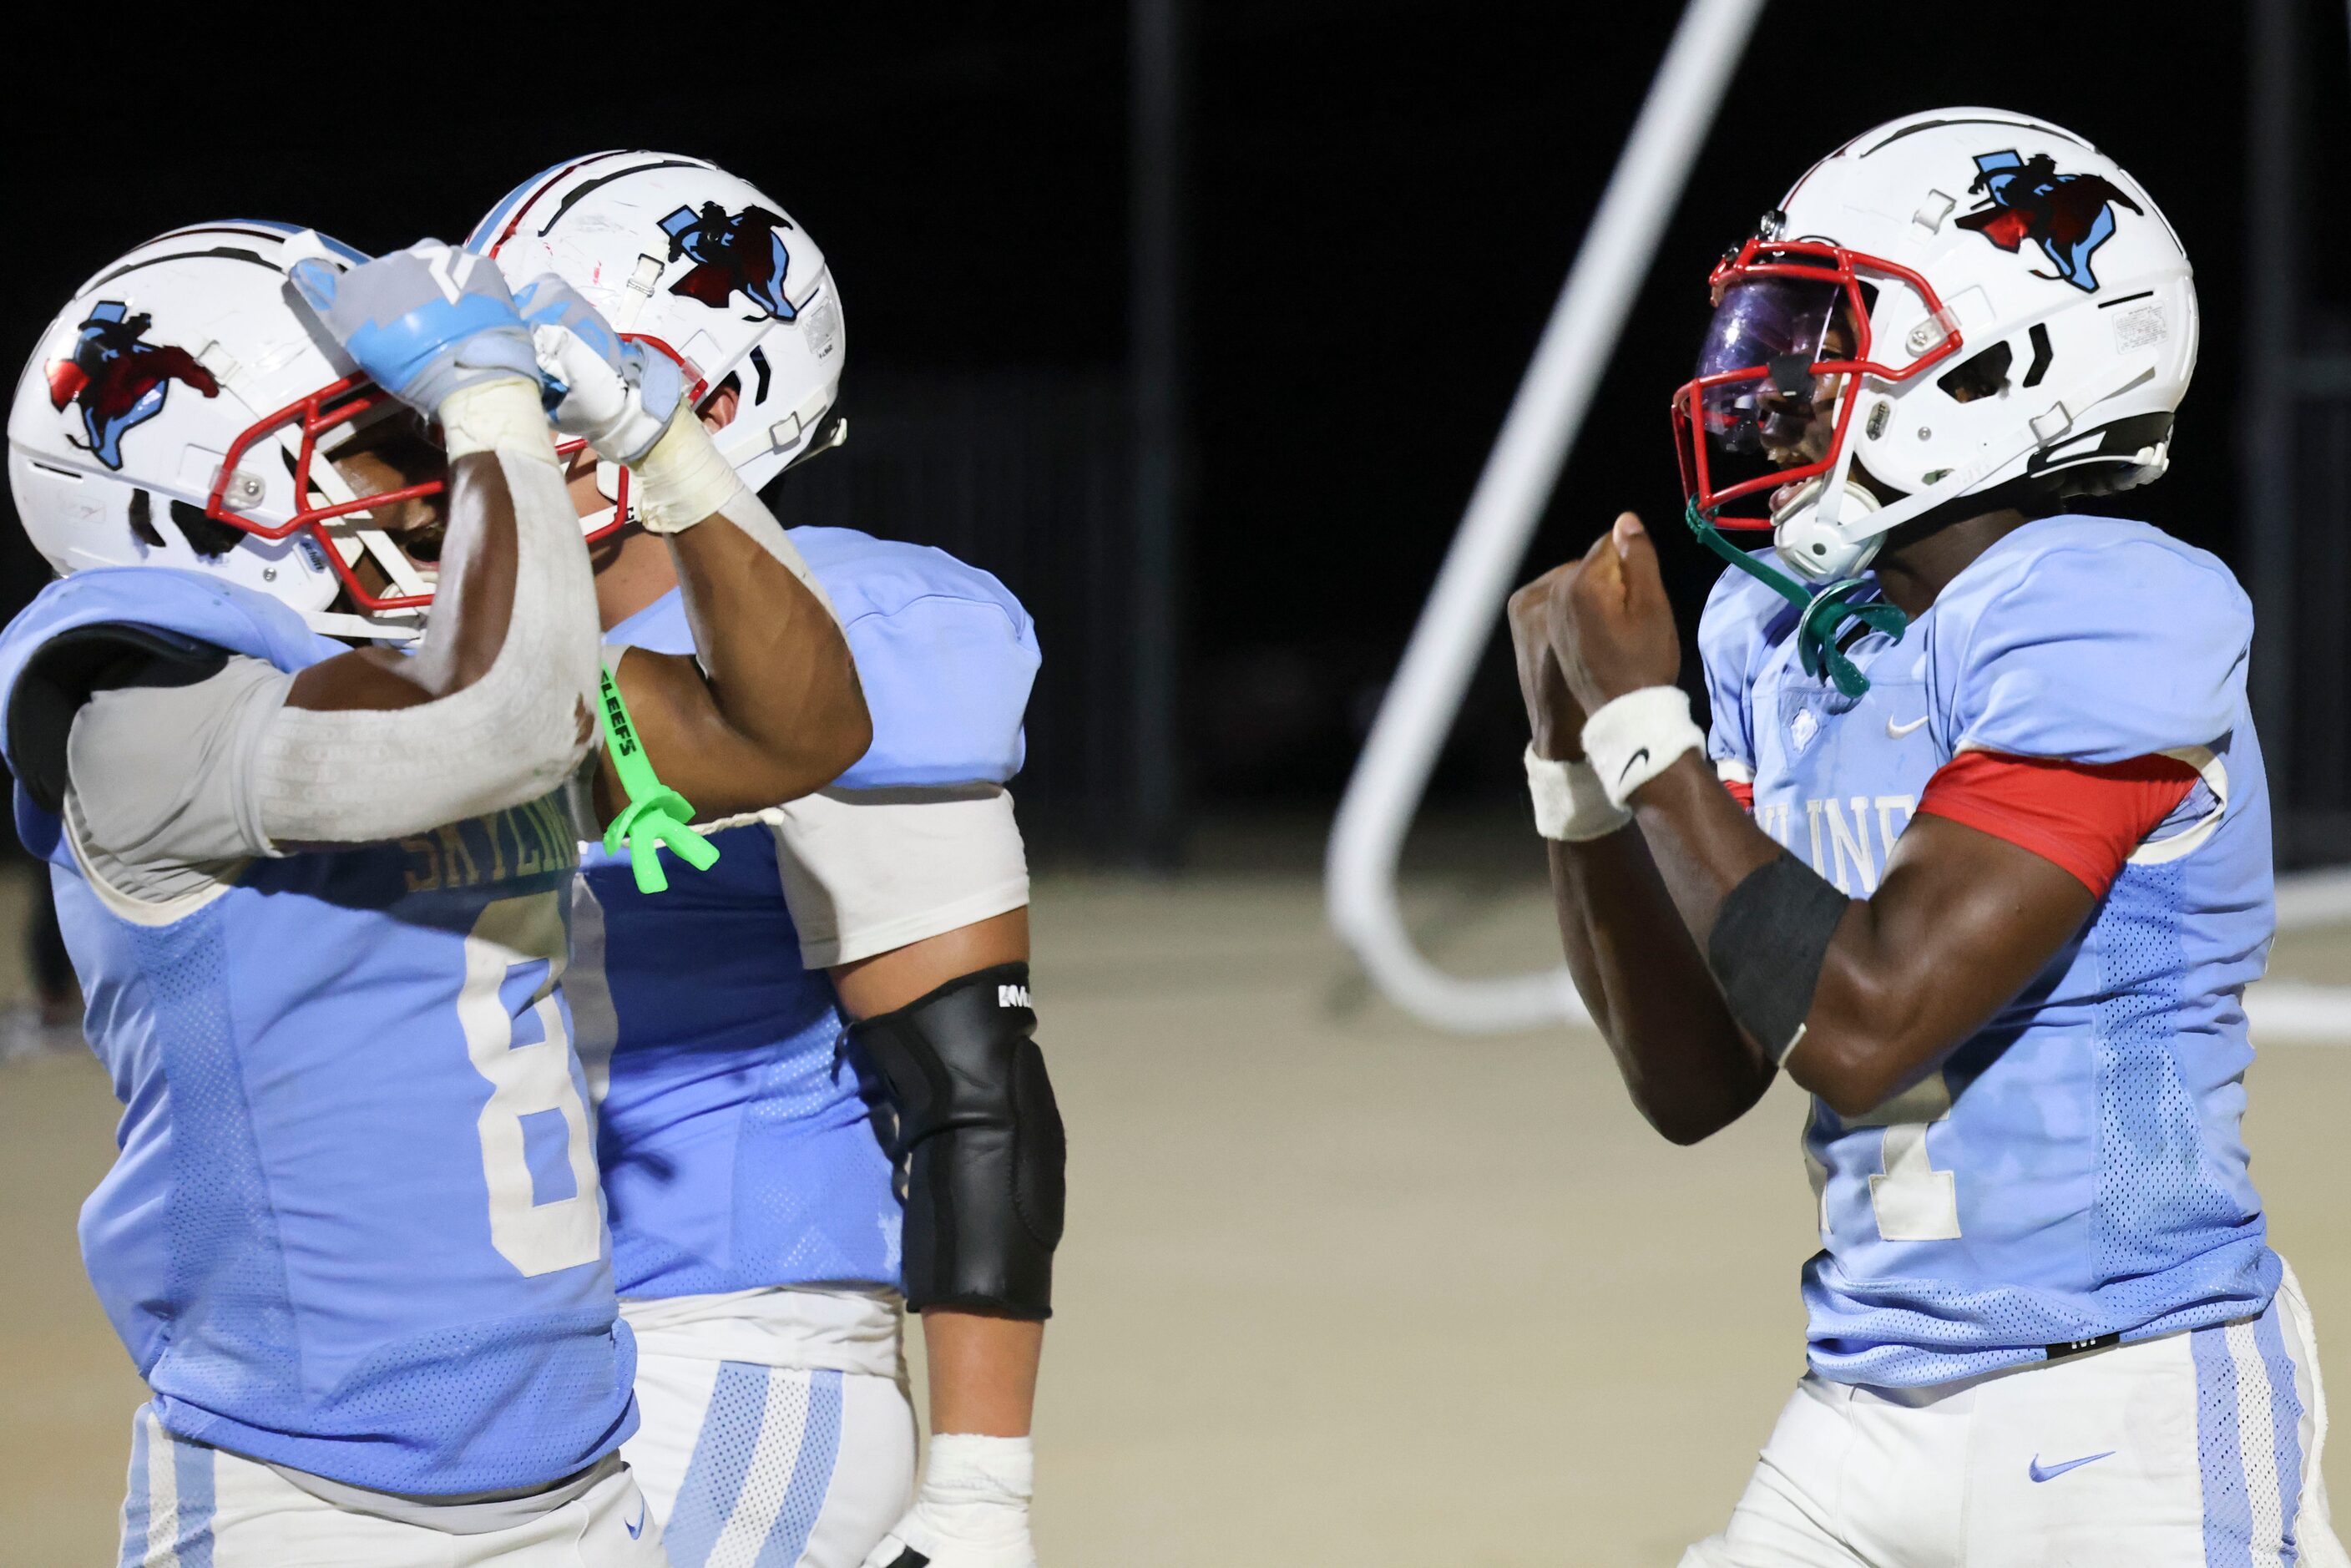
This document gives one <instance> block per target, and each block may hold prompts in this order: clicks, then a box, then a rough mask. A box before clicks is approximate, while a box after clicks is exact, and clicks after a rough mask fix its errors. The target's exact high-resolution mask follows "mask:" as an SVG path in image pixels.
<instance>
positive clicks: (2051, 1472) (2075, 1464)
mask: <svg viewBox="0 0 2351 1568" xmlns="http://www.w3.org/2000/svg"><path fill="white" fill-rule="evenodd" d="M2114 1457H2115V1451H2114V1450H2113V1449H2112V1448H2108V1449H2107V1450H2106V1451H2105V1453H2103V1454H2092V1455H2091V1456H2090V1457H2089V1458H2086V1459H2068V1460H2066V1461H2065V1462H2064V1464H2062V1465H2052V1466H2050V1467H2049V1468H2048V1469H2045V1470H2044V1469H2042V1468H2041V1456H2040V1455H2038V1454H2035V1455H2033V1456H2032V1464H2031V1465H2030V1466H2028V1467H2027V1469H2026V1473H2028V1474H2029V1475H2031V1476H2032V1479H2034V1480H2036V1481H2053V1480H2055V1479H2057V1478H2058V1477H2059V1476H2062V1475H2064V1473H2065V1472H2066V1471H2067V1470H2078V1469H2081V1468H2082V1467H2083V1466H2084V1465H2095V1464H2096V1463H2097V1462H2098V1461H2099V1460H2100V1459H2111V1458H2114Z"/></svg>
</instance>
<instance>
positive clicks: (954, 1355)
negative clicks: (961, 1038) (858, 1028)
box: [832, 909, 1045, 1437]
mask: <svg viewBox="0 0 2351 1568" xmlns="http://www.w3.org/2000/svg"><path fill="white" fill-rule="evenodd" d="M1028 956H1029V912H1028V910H1026V909H1014V910H1008V911H1007V912H1006V913H1004V914H1002V915H996V916H994V917H992V918H990V919H987V920H982V921H979V922H977V923H976V924H974V925H965V926H960V927H958V928H957V929H956V930H953V931H949V932H946V933H943V934H942V935H940V936H933V937H929V938H927V939H925V940H924V941H920V942H912V943H909V944H907V945H906V946H904V947H898V948H893V950H891V951H890V952H887V953H880V954H876V955H875V956H872V957H871V958H861V959H859V960H858V961H856V962H855V963H852V964H843V965H841V967H838V968H836V969H834V970H833V971H832V977H833V984H834V986H835V987H836V988H838V989H839V991H840V993H841V1006H842V1008H843V1009H846V1010H847V1011H848V1013H849V1016H850V1017H851V1018H852V1019H867V1018H872V1017H874V1016H876V1015H878V1014H881V1013H886V1012H893V1011H895V1010H896V1009H899V1008H902V1007H904V1006H906V1005H907V1004H908V1003H910V1002H913V1001H914V1000H916V999H918V998H922V997H925V996H927V995H929V994H930V993H931V992H932V991H934V990H936V989H937V988H939V987H941V986H943V985H945V984H946V982H948V981H949V980H952V979H954V978H956V977H957V976H959V975H968V974H970V973H972V972H973V971H975V970H977V969H985V968H989V967H993V966H995V965H998V964H1010V963H1019V962H1025V961H1026V960H1027V959H1028ZM1044 1346H1045V1325H1044V1324H1043V1323H1041V1322H1027V1321H1025V1320H1022V1319H1018V1318H1005V1317H994V1316H990V1315H987V1314H986V1313H981V1312H960V1311H956V1310H955V1309H952V1308H946V1307H934V1308H932V1309H930V1310H929V1311H927V1312H925V1313H924V1314H923V1348H924V1354H925V1357H926V1359H927V1361H928V1364H929V1369H930V1395H931V1412H930V1414H931V1430H932V1431H934V1432H967V1433H977V1434H978V1435H981V1436H984V1437H1027V1436H1028V1435H1029V1420H1030V1417H1031V1415H1032V1414H1033V1412H1034V1409H1035V1406H1036V1399H1037V1373H1038V1367H1039V1365H1040V1362H1041V1360H1042V1358H1043V1355H1044Z"/></svg>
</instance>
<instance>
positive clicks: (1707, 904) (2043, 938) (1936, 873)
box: [1552, 517, 2095, 1115]
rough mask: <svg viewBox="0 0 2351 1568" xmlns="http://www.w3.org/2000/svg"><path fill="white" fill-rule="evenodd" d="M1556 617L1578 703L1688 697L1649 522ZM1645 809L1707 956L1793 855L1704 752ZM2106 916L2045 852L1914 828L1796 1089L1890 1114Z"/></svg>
mask: <svg viewBox="0 0 2351 1568" xmlns="http://www.w3.org/2000/svg"><path fill="white" fill-rule="evenodd" d="M1628 525H1629V526H1628ZM1552 611H1553V615H1552V630H1553V633H1554V639H1555V641H1554V647H1555V649H1556V651H1557V653H1558V654H1559V659H1560V665H1561V668H1562V672H1563V673H1564V674H1565V677H1566V680H1567V682H1568V684H1569V687H1570V689H1571V690H1572V691H1573V692H1574V693H1575V695H1576V698H1577V700H1578V702H1579V703H1581V704H1583V705H1587V706H1589V707H1590V708H1591V709H1593V710H1596V709H1597V708H1598V707H1599V706H1601V705H1602V704H1604V703H1606V702H1608V701H1611V700H1613V699H1614V698H1615V697H1617V696H1620V695H1625V693H1628V692H1632V691H1635V690H1639V689H1641V688H1644V687H1648V686H1656V685H1670V684H1672V682H1673V680H1674V678H1675V675H1676V674H1677V671H1678V667H1679V664H1680V657H1681V645H1680V641H1679V639H1678V637H1677V635H1676V634H1675V632H1674V629H1673V615H1672V611H1671V609H1670V607H1669V606H1668V605H1667V601H1666V597H1665V587H1664V584H1663V582H1662V581H1661V580H1660V579H1659V577H1658V575H1657V567H1656V553H1655V548H1654V546H1653V545H1652V543H1651V541H1650V539H1649V538H1648V536H1647V535H1646V533H1645V532H1643V531H1642V530H1641V529H1640V527H1639V525H1638V523H1637V522H1636V521H1634V520H1632V519H1630V518H1629V517H1628V518H1624V519H1620V520H1619V523H1618V527H1617V528H1616V530H1615V532H1614V534H1613V535H1611V536H1609V537H1607V538H1603V539H1602V540H1601V541H1600V543H1599V544H1597V545H1595V546H1594V547H1593V551H1592V553H1591V554H1590V555H1589V556H1587V557H1586V558H1585V559H1584V561H1583V563H1582V565H1581V567H1580V569H1579V570H1576V571H1574V572H1573V574H1572V575H1571V576H1570V577H1569V578H1568V579H1566V580H1564V581H1563V582H1562V583H1561V584H1560V585H1559V587H1558V590H1557V591H1556V592H1555V594H1554V596H1553V603H1552ZM1633 804H1634V806H1635V810H1636V813H1637V820H1638V825H1639V828H1640V832H1641V837H1642V839H1643V841H1645V842H1646V846H1647V849H1648V852H1649V855H1650V856H1651V857H1652V860H1653V862H1654V864H1655V867H1656V872H1657V873H1658V875H1659V877H1660V879H1661V881H1662V883H1663V884H1664V887H1665V890H1666V892H1667V894H1669V895H1670V897H1671V899H1672V902H1673V906H1674V908H1675V910H1676V911H1677V915H1678V921H1679V924H1680V925H1681V927H1682V929H1683V930H1684V932H1685V933H1686V934H1687V940H1688V941H1689V944H1690V946H1691V949H1692V950H1693V951H1694V952H1695V951H1698V950H1701V949H1702V948H1703V946H1704V944H1705V943H1706V942H1707V940H1708V938H1709V936H1711V935H1712V933H1713V930H1714V925H1715V921H1716V918H1717V916H1718V915H1719V914H1720V912H1721V909H1722V905H1723V902H1724V900H1725V899H1726V898H1727V897H1729V894H1730V893H1731V891H1732V890H1733V889H1734V888H1736V887H1737V886H1738V885H1739V884H1740V883H1741V882H1743V881H1744V880H1746V878H1747V877H1748V876H1749V875H1750V874H1751V873H1754V872H1755V871H1757V870H1759V869H1760V868H1761V867H1762V866H1764V865H1766V864H1768V863H1769V862H1772V861H1775V860H1777V859H1778V858H1779V857H1780V856H1781V855H1782V853H1783V851H1782V849H1781V847H1780V846H1779V845H1778V844H1776V843H1774V842H1773V841H1771V838H1770V837H1769V836H1768V835H1766V834H1765V833H1764V832H1763V831H1761V829H1759V828H1758V827H1756V826H1755V824H1754V822H1753V821H1751V820H1750V818H1749V817H1748V815H1747V813H1746V812H1745V811H1744V810H1740V807H1739V805H1738V804H1737V803H1736V802H1735V801H1733V800H1730V799H1729V797H1728V795H1727V794H1726V793H1725V791H1724V790H1723V789H1722V788H1721V786H1720V784H1719V783H1718V782H1717V781H1716V779H1714V778H1713V776H1712V774H1711V773H1710V772H1709V771H1708V768H1707V767H1706V765H1705V763H1704V761H1703V760H1702V759H1701V758H1699V757H1698V756H1697V755H1696V754H1695V753H1690V754H1685V755H1684V756H1683V757H1682V758H1680V759H1679V760H1678V761H1677V762H1676V763H1675V764H1674V765H1673V766H1672V767H1671V768H1667V769H1666V770H1665V771H1664V772H1663V773H1660V774H1659V775H1657V776H1656V778H1655V779H1651V780H1650V781H1649V782H1648V783H1646V784H1645V785H1643V786H1642V787H1641V788H1640V789H1638V790H1637V791H1635V795H1634V797H1633ZM2094 905H2095V900H2094V899H2093V898H2092V896H2091V894H2090V891H2089V889H2088V888H2087V887H2085V886H2084V885H2083V883H2081V882H2079V881H2078V880H2076V879H2075V878H2074V876H2073V875H2072V874H2071V873H2068V872H2066V871H2064V870H2063V869H2062V868H2060V867H2059V866H2057V865H2056V864H2054V863H2053V862H2050V861H2047V860H2044V859H2043V858H2042V857H2041V856H2039V855H2037V854H2034V853H2033V852H2031V851H2029V850H2025V849H2022V848H2019V847H2018V846H2016V845H2013V844H2011V843H2008V842H2007V841H2004V840H2001V839H1997V838H1994V837H1992V836H1991V835H1990V834H1988V833H1983V832H1980V831H1977V830H1975V829H1973V828H1968V827H1964V826H1961V825H1959V823H1956V822H1951V821H1946V820H1943V819H1940V818H1937V817H1933V816H1921V817H1919V818H1917V819H1916V820H1914V821H1912V823H1911V825H1910V826H1909V827H1908V828H1907V830H1906V831H1904V833H1903V835H1902V837H1901V839H1900V840H1899V841H1897V842H1896V845H1895V848H1894V852H1893V854H1892V855H1891V856H1890V857H1889V858H1888V861H1887V865H1886V876H1885V879H1884V880H1883V881H1882V882H1881V883H1879V885H1878V889H1877V892H1876V894H1875V895H1873V896H1872V897H1870V898H1868V899H1857V900H1853V901H1850V902H1849V903H1848V904H1847V906H1846V908H1845V911H1844V916H1843V919H1842V920H1841V922H1840V923H1839V924H1838V925H1837V927H1836V929H1835V932H1834V936H1833V937H1832V939H1831V941H1830V943H1829V946H1828V950H1827V954H1826V956H1825V958H1824V960H1823V965H1822V968H1821V973H1820V978H1819V981H1818V984H1817V985H1816V987H1815V988H1814V989H1813V997H1812V1003H1811V1007H1810V1009H1809V1010H1808V1011H1807V1012H1806V1013H1805V1016H1804V1028H1803V1033H1802V1037H1801V1038H1800V1040H1799V1041H1798V1043H1797V1045H1796V1046H1795V1049H1794V1051H1792V1054H1791V1055H1790V1056H1789V1058H1788V1061H1787V1063H1786V1065H1787V1068H1788V1071H1789V1073H1790V1075H1791V1076H1792V1077H1793V1078H1794V1079H1795V1080H1796V1082H1799V1083H1801V1084H1802V1085H1803V1086H1804V1087H1805V1088H1806V1089H1809V1090H1811V1091H1812V1092H1813V1093H1815V1094H1818V1095H1819V1096H1820V1097H1821V1098H1822V1099H1823V1100H1825V1101H1826V1102H1828V1103H1829V1106H1830V1107H1831V1109H1833V1110H1834V1111H1836V1112H1837V1113H1839V1114H1841V1115H1857V1114H1860V1113H1865V1112H1866V1111H1868V1110H1870V1109H1872V1108H1874V1107H1876V1105H1878V1104H1880V1103H1883V1102H1884V1101H1885V1100H1886V1099H1887V1098H1888V1097H1890V1096H1891V1095H1893V1094H1895V1093H1896V1092H1898V1091H1900V1090H1901V1089H1903V1088H1904V1087H1906V1086H1907V1084H1909V1083H1910V1082H1915V1081H1916V1080H1917V1078H1918V1077H1919V1076H1920V1075H1921V1074H1923V1073H1924V1072H1926V1071H1928V1069H1929V1068H1930V1067H1932V1066H1933V1065H1934V1063H1935V1062H1937V1061H1939V1060H1940V1059H1941V1058H1942V1057H1943V1056H1945V1055H1947V1054H1948V1053H1949V1051H1952V1050H1954V1049H1956V1048H1957V1047H1958V1046H1959V1044H1961V1043H1962V1042H1963V1041H1965V1040H1967V1039H1968V1038H1969V1037H1970V1035H1972V1034H1974V1033H1975V1032H1976V1031H1977V1030H1980V1029H1981V1028H1982V1027H1983V1026H1984V1024H1985V1023H1986V1022H1988V1021H1989V1020H1990V1019H1991V1018H1992V1016H1993V1015H1994V1014H1995V1013H1997V1012H1998V1011H1999V1010H2000V1009H2001V1008H2002V1007H2004V1006H2006V1005H2007V1004H2008V1003H2009V1002H2010V1001H2011V999H2013V998H2015V996H2016V995H2017V993H2018V992H2019V991H2020V990H2022V988H2024V986H2025V985H2026V984H2027V983H2029V982H2030V981H2031V980H2032V977H2033V976H2034V975H2036V974H2038V973H2039V972H2040V971H2041V969H2042V968H2043V967H2045V966H2046V965H2047V964H2048V963H2049V961H2050V960H2051V959H2052V958H2053V957H2054V956H2056V955H2057V953H2058V952H2059V951H2060V950H2061V949H2062V948H2063V947H2064V945H2065V943H2066V942H2068V941H2069V940H2071V939H2072V938H2073V936H2074V935H2075V934H2076V933H2077V932H2078V931H2079V930H2080V929H2081V927H2082V924H2083V922H2084V921H2085V920H2086V919H2087V918H2088V917H2089V915H2090V913H2091V910H2092V908H2093V907H2094ZM1718 994H1719V993H1718ZM1750 1045H1751V1042H1750Z"/></svg>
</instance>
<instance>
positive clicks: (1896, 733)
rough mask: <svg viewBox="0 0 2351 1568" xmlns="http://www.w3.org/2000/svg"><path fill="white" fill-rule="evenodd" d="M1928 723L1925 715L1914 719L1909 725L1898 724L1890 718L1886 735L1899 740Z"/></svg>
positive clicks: (1887, 721)
mask: <svg viewBox="0 0 2351 1568" xmlns="http://www.w3.org/2000/svg"><path fill="white" fill-rule="evenodd" d="M1926 722H1927V716H1926V715H1925V714H1923V713H1922V714H1920V715H1919V716H1917V718H1914V719H1912V720H1911V721H1910V722H1909V723H1908V724H1896V723H1895V722H1894V721H1893V720H1892V719H1890V718H1889V719H1887V720H1886V734H1887V735H1889V736H1891V737H1894V738H1895V739H1896V740H1899V739H1901V738H1902V737H1904V736H1906V735H1907V734H1909V733H1910V732H1911V731H1912V730H1914V729H1917V727H1919V726H1920V725H1922V724H1924V723H1926Z"/></svg>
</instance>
